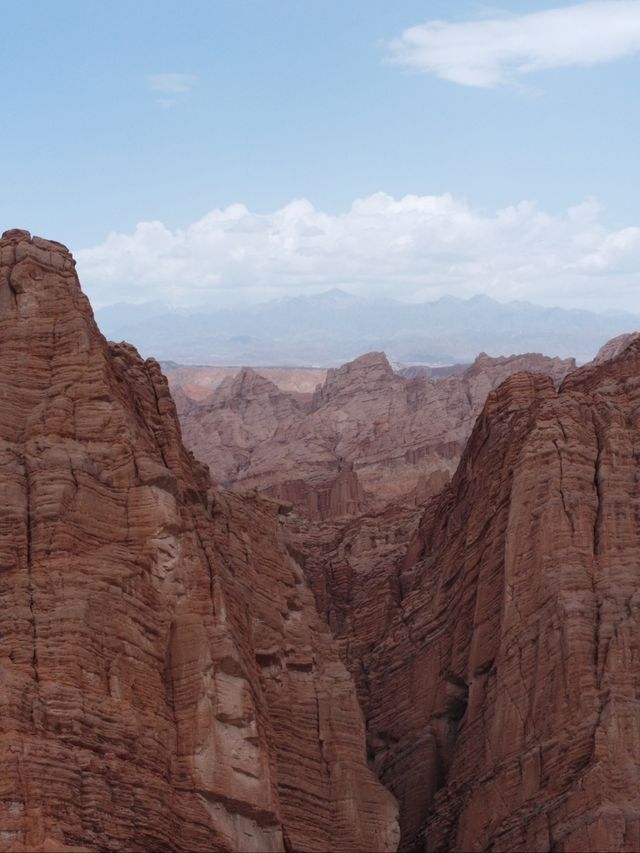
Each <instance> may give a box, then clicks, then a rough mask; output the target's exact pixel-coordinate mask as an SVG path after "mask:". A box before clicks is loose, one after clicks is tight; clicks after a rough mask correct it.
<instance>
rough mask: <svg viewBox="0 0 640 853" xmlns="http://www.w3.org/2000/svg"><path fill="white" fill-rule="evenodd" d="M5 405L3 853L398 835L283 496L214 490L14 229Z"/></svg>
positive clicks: (57, 263) (328, 841)
mask: <svg viewBox="0 0 640 853" xmlns="http://www.w3.org/2000/svg"><path fill="white" fill-rule="evenodd" d="M0 398H1V399H2V407H1V408H0V491H1V493H2V495H3V513H2V515H1V516H0V598H1V601H2V605H3V606H2V609H1V610H0V674H1V678H0V765H1V766H2V773H1V774H0V849H3V850H15V851H19V850H72V849H78V850H80V849H82V850H98V849H99V850H114V851H116V850H118V851H119V850H123V849H126V850H171V851H183V850H184V851H187V850H189V851H192V850H203V851H204V850H206V851H209V850H220V851H232V850H242V851H250V850H254V851H263V850H273V851H278V850H285V849H289V850H314V851H324V850H327V849H331V850H344V851H347V850H372V849H381V850H392V849H394V848H395V846H396V843H397V824H396V805H395V803H394V801H393V799H392V797H391V796H390V795H389V794H388V793H387V792H386V791H385V790H384V789H383V788H382V787H381V786H380V785H379V783H378V782H377V781H376V779H375V777H374V776H373V775H372V773H371V772H370V771H369V769H368V768H367V766H366V762H365V751H364V728H363V722H362V716H361V712H360V709H359V707H358V704H357V700H356V696H355V690H354V687H353V682H352V681H351V679H350V677H349V675H348V673H347V671H346V670H345V668H344V665H343V664H342V663H341V662H340V659H339V657H338V655H337V651H336V647H335V644H334V643H333V641H332V639H331V637H330V635H329V633H328V631H327V629H326V627H325V626H324V625H323V624H322V622H321V621H320V619H319V618H318V616H317V614H316V612H315V609H314V606H313V600H312V596H311V593H310V591H309V589H308V587H307V585H306V583H305V581H304V578H303V576H302V572H301V570H300V568H299V567H298V566H297V565H296V564H295V562H294V561H293V560H292V558H291V557H290V555H289V554H288V553H287V552H286V551H285V549H284V548H283V546H282V545H281V544H280V540H279V534H278V528H279V527H280V516H279V514H278V505H277V504H275V503H273V502H268V501H263V500H260V499H257V498H253V497H245V498H241V497H237V496H231V495H225V494H224V493H221V492H217V491H214V490H213V489H212V488H211V484H210V480H209V477H208V473H207V471H206V469H205V468H204V466H202V465H200V464H199V463H197V462H195V460H194V459H193V457H192V456H191V455H190V454H189V453H188V452H187V451H186V450H185V449H184V447H183V445H182V441H181V434H180V427H179V425H178V422H177V418H176V414H175V407H174V404H173V402H172V400H171V397H170V394H169V390H168V386H167V383H166V380H165V379H164V377H163V376H162V374H161V371H160V369H159V367H158V365H157V364H156V363H155V362H154V361H153V360H148V361H142V360H141V359H140V358H139V356H138V355H137V353H136V352H135V350H134V349H133V348H132V347H129V346H127V345H111V346H110V345H108V344H107V342H106V341H105V340H104V339H103V338H102V336H101V335H100V334H99V332H98V330H97V328H96V326H95V323H94V321H93V317H92V313H91V309H90V307H89V304H88V302H87V300H86V298H85V297H84V296H83V295H82V293H81V291H80V287H79V284H78V281H77V277H76V275H75V271H74V263H73V260H72V258H71V256H70V254H69V253H68V251H67V250H66V249H65V248H64V247H63V246H61V245H60V244H56V243H52V242H48V241H44V240H41V239H39V238H31V237H30V236H29V235H28V234H27V233H26V232H18V231H14V232H7V233H6V234H5V235H4V237H3V238H2V240H1V241H0Z"/></svg>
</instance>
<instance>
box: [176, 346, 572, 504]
mask: <svg viewBox="0 0 640 853" xmlns="http://www.w3.org/2000/svg"><path fill="white" fill-rule="evenodd" d="M573 367H575V362H574V361H573V359H551V358H546V357H544V356H540V355H535V354H533V355H532V354H529V355H524V356H510V357H509V358H489V356H486V355H484V354H481V355H480V356H478V358H477V359H476V361H475V362H474V364H473V365H471V366H470V367H469V368H467V369H466V370H465V371H464V372H463V373H461V374H459V375H451V376H447V377H445V378H444V379H440V380H432V379H428V378H425V377H415V378H413V379H405V378H404V377H402V376H399V375H397V374H395V373H394V372H393V370H392V369H391V366H390V365H389V362H388V361H387V359H386V356H385V355H384V353H368V354H367V355H364V356H362V357H360V358H358V359H356V360H355V361H352V362H350V363H349V364H345V365H344V366H343V367H341V368H339V369H336V370H329V372H328V374H327V378H326V381H325V382H324V384H323V385H322V386H320V387H319V388H318V390H317V391H316V393H315V395H314V397H313V400H312V401H311V403H310V405H309V406H305V405H301V404H300V403H299V401H297V400H294V399H292V397H291V396H290V395H288V394H287V393H285V392H283V391H281V390H279V389H278V388H276V387H275V385H273V384H272V383H268V382H267V380H265V379H260V378H259V377H258V376H257V375H256V374H255V373H253V371H245V372H244V374H245V375H246V376H251V377H252V378H251V381H248V380H246V379H245V380H243V381H241V382H239V381H238V380H237V379H236V380H234V381H233V383H231V384H229V383H226V384H224V385H223V386H221V387H220V388H219V389H218V391H217V392H216V393H215V394H214V396H213V397H212V399H211V401H210V402H209V403H208V404H207V405H204V406H194V407H191V408H190V409H189V410H188V411H184V412H183V413H182V423H183V429H184V434H185V441H186V443H187V446H189V447H190V448H191V449H192V450H194V452H195V453H196V455H197V456H198V457H199V458H201V459H204V460H205V461H206V462H207V463H209V464H210V465H211V466H212V468H213V469H214V470H215V471H217V472H219V473H220V476H221V478H222V480H223V481H224V482H225V483H227V484H229V485H234V484H235V485H237V486H238V487H239V488H245V489H247V488H258V489H260V490H262V491H265V492H267V493H268V494H270V495H271V496H273V497H275V498H277V499H280V500H286V501H291V502H292V503H294V504H295V506H296V508H297V509H298V511H299V512H301V513H302V514H303V515H305V516H307V517H310V518H315V519H332V520H333V519H336V518H338V517H340V516H354V515H360V514H362V513H363V512H365V511H372V512H379V511H382V510H384V509H385V508H386V507H388V506H390V505H398V504H399V503H401V502H403V503H406V504H416V503H422V502H424V500H425V499H426V498H427V497H429V496H431V495H432V494H434V493H436V492H437V491H438V490H439V489H440V488H442V486H443V485H444V483H446V482H447V481H448V480H449V478H450V477H451V476H452V474H453V472H454V471H455V468H456V465H457V463H458V460H459V458H460V454H461V452H462V449H463V447H464V444H465V442H466V440H467V438H468V437H469V434H470V432H471V428H472V426H473V423H474V421H475V419H476V417H477V416H478V414H479V413H480V411H481V409H482V406H483V404H484V401H485V399H486V397H487V394H488V393H489V391H490V390H491V389H492V388H495V387H496V386H497V385H499V384H500V382H501V381H502V380H503V379H505V378H506V377H507V376H509V375H510V374H512V373H514V372H517V371H519V370H523V369H527V370H531V371H538V372H544V373H548V374H550V375H552V376H553V377H554V380H555V381H560V380H561V379H562V378H563V377H564V376H565V375H566V373H567V371H568V370H570V369H572V368H573Z"/></svg>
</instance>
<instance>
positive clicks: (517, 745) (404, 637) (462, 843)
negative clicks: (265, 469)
mask: <svg viewBox="0 0 640 853" xmlns="http://www.w3.org/2000/svg"><path fill="white" fill-rule="evenodd" d="M387 529H390V528H387ZM356 541H358V540H356ZM360 541H361V542H362V541H366V536H365V537H361V539H360ZM371 559H372V561H373V560H374V559H375V558H374V557H372V558H371ZM334 570H335V567H334ZM358 581H359V583H358V585H357V586H358V591H357V592H352V593H351V602H350V607H349V612H348V614H347V615H345V610H344V607H343V606H342V607H340V608H339V607H338V605H337V604H335V603H334V604H333V608H334V610H336V612H339V613H340V614H341V615H342V622H341V623H339V626H338V627H339V630H338V634H339V635H342V636H344V637H345V643H344V650H345V657H346V658H347V659H348V662H349V666H350V667H351V669H352V670H353V672H354V673H355V674H356V676H357V678H358V682H359V688H360V697H361V701H362V704H363V708H364V710H365V718H366V721H367V727H368V736H369V751H370V757H371V761H372V764H373V766H375V768H376V770H377V772H378V773H379V776H380V778H381V779H382V780H383V781H384V782H385V784H387V785H388V786H389V788H390V789H391V790H392V791H393V793H394V794H395V795H396V797H397V798H398V800H399V802H400V804H401V827H402V845H401V846H402V848H403V849H406V850H414V849H424V850H426V851H481V850H494V851H531V850H539V851H549V850H559V851H585V850H586V851H604V850H607V851H635V850H638V849H639V848H640V794H639V792H640V785H639V782H640V736H639V729H638V689H639V685H640V648H639V643H640V639H639V638H640V625H639V621H640V339H639V338H637V337H635V338H633V339H632V340H630V341H628V342H627V345H626V346H624V347H621V348H619V349H618V350H617V353H614V355H613V357H612V358H611V359H609V360H603V361H602V363H601V364H599V365H596V366H587V367H584V368H581V369H579V370H576V371H575V372H573V373H571V374H570V375H569V376H568V377H567V378H566V379H565V380H564V382H563V384H562V385H561V387H560V389H559V390H556V388H555V387H554V384H553V382H552V381H551V380H550V379H549V378H547V377H544V376H535V375H531V374H517V375H515V376H513V377H511V378H510V379H508V380H507V381H506V382H505V383H503V384H502V385H501V386H500V387H499V388H498V389H497V390H496V391H494V392H492V393H491V394H490V395H489V398H488V400H487V403H486V405H485V407H484V410H483V413H482V415H481V417H480V418H479V420H478V423H477V424H476V427H475V429H474V431H473V434H472V436H471V439H470V441H469V443H468V445H467V448H466V450H465V452H464V454H463V457H462V460H461V463H460V466H459V468H458V471H457V473H456V475H455V477H454V478H453V480H452V482H451V484H450V485H449V486H447V487H446V488H445V489H444V490H443V492H442V493H441V494H440V495H439V496H438V497H436V498H435V499H433V500H432V501H431V502H430V503H429V505H428V506H427V508H426V511H425V512H424V514H423V516H422V519H421V520H420V521H419V522H418V523H417V529H416V532H415V533H414V536H413V540H412V542H411V544H410V546H409V549H408V551H405V552H404V553H402V552H401V551H400V552H399V553H397V552H396V553H395V554H393V553H392V554H391V555H390V560H389V561H388V563H387V564H386V568H385V566H384V565H383V564H381V563H379V564H378V566H377V571H375V572H373V571H368V570H366V569H365V570H364V572H363V573H361V574H360V575H359V576H358ZM350 588H351V590H353V589H355V584H354V585H352V586H351V587H350ZM344 595H345V594H344V588H343V589H342V590H341V591H339V592H338V598H339V602H338V603H341V604H342V605H343V604H344V601H345V597H344ZM374 637H375V640H374Z"/></svg>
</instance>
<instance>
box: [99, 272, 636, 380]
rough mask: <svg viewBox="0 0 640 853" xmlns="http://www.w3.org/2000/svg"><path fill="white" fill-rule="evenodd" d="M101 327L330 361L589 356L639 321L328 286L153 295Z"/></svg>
mask: <svg viewBox="0 0 640 853" xmlns="http://www.w3.org/2000/svg"><path fill="white" fill-rule="evenodd" d="M96 319H97V321H98V324H99V325H100V328H101V330H102V331H103V333H104V334H105V335H106V336H107V337H108V338H110V339H111V340H116V341H119V340H127V341H130V342H131V343H133V344H135V346H136V347H137V348H138V349H139V350H140V351H141V353H142V354H143V355H145V356H151V355H152V356H154V357H156V358H158V359H163V360H173V361H176V362H180V363H182V364H210V365H222V364H230V365H235V364H238V365H240V364H243V365H254V366H255V365H282V366H286V365H292V366H293V365H300V366H319V367H320V366H322V367H326V366H334V365H337V364H342V363H343V362H345V361H348V360H350V359H353V358H355V357H357V356H358V355H360V354H362V353H364V352H369V351H372V350H376V351H381V350H383V351H384V352H386V353H387V355H388V356H389V358H390V359H392V360H394V361H397V362H402V363H405V364H431V365H438V364H449V363H453V362H464V361H471V360H472V359H473V358H475V356H476V355H477V354H478V353H479V352H486V353H488V354H489V355H492V356H499V355H511V354H512V353H522V352H541V353H544V354H545V355H551V356H554V355H558V356H562V357H566V356H574V357H575V358H576V359H577V360H578V361H579V362H582V361H588V360H589V359H591V358H593V356H594V355H595V353H596V352H597V350H598V348H599V347H600V346H601V345H602V344H603V343H604V342H605V341H607V340H608V339H610V338H612V337H614V336H616V335H619V334H621V333H623V332H629V331H633V330H636V329H638V328H640V317H639V316H637V315H634V314H611V315H608V314H595V313H592V312H589V311H578V310H565V309H562V308H544V307H542V306H539V305H534V304H532V303H530V302H521V301H518V302H507V303H502V302H497V301H496V300H494V299H490V298H489V297H487V296H475V297H473V298H471V299H467V300H463V299H457V298H455V297H444V298H442V299H439V300H437V301H435V302H424V303H420V304H409V303H405V302H399V301H396V300H393V299H373V298H372V299H367V298H361V297H357V296H353V295H351V294H348V293H345V292H344V291H341V290H335V289H334V290H329V291H327V292H325V293H322V294H320V295H317V296H297V297H293V298H287V299H278V300H273V301H271V302H265V303H261V304H254V305H245V306H242V307H235V308H226V309H222V310H213V309H208V308H199V309H191V310H187V309H174V308H171V307H169V306H167V305H164V304H162V303H160V302H151V303H145V304H142V305H132V304H127V303H120V304H117V305H112V306H109V307H107V308H102V309H100V310H99V311H97V312H96Z"/></svg>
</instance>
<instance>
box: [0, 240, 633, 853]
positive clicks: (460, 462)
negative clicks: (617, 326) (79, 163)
mask: <svg viewBox="0 0 640 853" xmlns="http://www.w3.org/2000/svg"><path fill="white" fill-rule="evenodd" d="M165 369H166V372H167V376H168V379H167V378H165V375H163V371H162V369H161V367H160V365H159V364H158V363H157V362H156V361H155V360H154V359H146V360H143V359H142V358H141V357H140V356H139V355H138V353H137V352H136V350H135V349H134V348H133V347H132V346H130V345H128V344H126V343H118V344H114V343H110V342H108V341H107V340H106V339H105V338H104V337H103V336H102V335H101V333H100V331H99V329H98V327H97V326H96V323H95V321H94V318H93V314H92V310H91V307H90V305H89V303H88V300H87V299H86V297H85V296H84V295H83V294H82V291H81V289H80V283H79V281H78V278H77V275H76V273H75V263H74V260H73V258H72V257H71V255H70V253H69V252H68V250H67V249H66V248H65V247H64V246H62V245H61V244H59V243H55V242H52V241H47V240H43V239H41V238H37V237H31V236H30V235H29V234H28V233H27V232H25V231H9V232H6V233H5V234H4V235H3V237H2V239H1V240H0V395H1V396H2V401H3V406H2V408H1V409H0V484H1V489H2V494H3V496H4V498H3V510H4V511H3V514H2V517H1V518H0V591H1V595H2V603H3V608H2V615H1V616H0V619H1V620H2V630H0V672H1V673H2V678H1V679H0V706H1V708H2V716H1V723H0V726H1V729H0V763H1V765H2V768H3V772H2V775H1V780H2V781H1V789H0V850H2V851H16V853H18V851H22V853H26V851H42V853H45V851H49V853H54V851H58V850H60V851H68V853H71V851H104V850H107V851H114V852H115V851H121V850H131V851H156V850H163V851H164V850H166V851H175V853H179V851H185V853H186V851H210V850H216V851H225V853H226V851H256V853H257V852H258V851H318V853H322V851H338V853H340V852H341V851H344V853H347V851H362V853H365V851H393V850H397V849H400V850H406V851H414V850H422V851H430V853H431V851H486V850H490V851H494V853H498V851H565V853H570V852H571V851H588V853H595V851H620V853H623V851H624V853H627V851H628V853H631V851H636V850H638V849H640V793H639V791H640V787H639V782H640V736H639V732H640V728H639V725H638V722H639V719H640V717H639V714H640V647H639V639H638V638H639V637H640V633H639V627H640V625H639V620H640V336H639V335H636V334H629V335H625V336H622V337H620V338H617V339H615V340H614V341H611V342H610V343H609V344H607V345H606V346H604V347H603V348H602V350H601V352H600V353H599V355H598V357H597V358H596V359H595V360H594V361H593V362H592V363H589V364H587V365H585V366H582V367H577V366H576V363H575V361H574V360H573V359H560V358H552V357H547V356H544V355H540V354H531V353H529V354H522V355H512V356H508V357H502V358H491V357H489V356H487V355H485V354H480V355H478V357H477V358H476V359H475V361H474V362H473V363H472V364H470V365H457V366H455V368H451V369H449V370H439V371H428V370H405V371H397V370H394V368H393V366H392V365H391V364H390V363H389V361H388V360H387V358H386V356H385V355H384V353H380V352H374V353H367V354H365V355H363V356H361V357H359V358H357V359H355V360H353V361H351V362H349V363H347V364H345V365H344V366H342V367H340V368H334V369H330V370H328V371H313V370H306V369H305V370H300V371H295V372H294V373H287V374H286V375H285V372H284V371H281V370H280V371H278V370H272V372H271V373H268V372H267V373H265V371H263V370H262V369H260V370H258V369H251V368H232V369H231V368H230V369H224V368H180V367H179V366H175V365H166V368H165ZM172 392H173V396H172Z"/></svg>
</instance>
